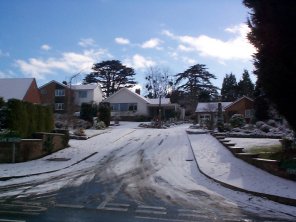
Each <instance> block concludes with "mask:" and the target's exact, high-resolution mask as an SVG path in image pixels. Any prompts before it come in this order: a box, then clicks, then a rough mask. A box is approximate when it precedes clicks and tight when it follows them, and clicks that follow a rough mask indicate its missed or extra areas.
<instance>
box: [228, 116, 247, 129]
mask: <svg viewBox="0 0 296 222" xmlns="http://www.w3.org/2000/svg"><path fill="white" fill-rule="evenodd" d="M229 123H230V125H231V126H232V127H242V126H244V125H245V124H246V121H245V118H244V117H243V115H241V114H234V115H232V117H231V118H230V120H229Z"/></svg>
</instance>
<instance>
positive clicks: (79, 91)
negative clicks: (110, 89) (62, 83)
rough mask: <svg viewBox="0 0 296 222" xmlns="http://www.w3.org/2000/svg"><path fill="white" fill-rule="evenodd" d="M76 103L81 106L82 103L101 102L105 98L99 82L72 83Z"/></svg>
mask: <svg viewBox="0 0 296 222" xmlns="http://www.w3.org/2000/svg"><path fill="white" fill-rule="evenodd" d="M71 89H72V90H73V92H74V103H75V105H77V106H81V104H82V103H96V104H99V103H100V102H102V100H103V92H102V89H101V87H100V85H98V84H87V85H72V86H71Z"/></svg>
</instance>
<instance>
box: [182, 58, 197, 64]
mask: <svg viewBox="0 0 296 222" xmlns="http://www.w3.org/2000/svg"><path fill="white" fill-rule="evenodd" d="M182 59H183V61H184V62H185V63H187V64H189V65H194V64H196V63H197V61H196V60H195V59H192V58H188V57H183V58H182Z"/></svg>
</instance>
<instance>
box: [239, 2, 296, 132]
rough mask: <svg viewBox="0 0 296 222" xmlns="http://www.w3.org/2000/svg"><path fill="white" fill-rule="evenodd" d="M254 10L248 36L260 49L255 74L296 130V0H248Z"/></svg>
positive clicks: (247, 3) (249, 5)
mask: <svg viewBox="0 0 296 222" xmlns="http://www.w3.org/2000/svg"><path fill="white" fill-rule="evenodd" d="M243 2H244V4H245V5H246V6H247V7H248V8H250V9H251V10H252V11H251V13H250V19H249V21H248V22H249V26H250V28H251V32H250V34H249V36H248V38H249V40H250V41H251V43H252V44H253V45H254V46H255V47H256V48H257V53H256V54H255V60H254V65H255V74H256V75H257V79H258V80H259V81H260V83H261V85H262V89H263V90H264V92H265V93H266V95H267V97H268V98H269V99H270V101H272V102H273V103H274V105H275V108H276V109H277V110H278V111H279V113H280V114H281V115H282V116H284V117H285V119H286V120H287V121H288V122H289V124H290V126H291V127H292V128H293V129H294V130H296V118H295V109H293V108H292V106H293V102H294V101H295V96H296V87H295V83H296V75H295V73H296V62H295V61H296V53H295V52H296V44H295V39H296V29H295V28H294V27H295V26H296V13H295V12H296V1H295V0H285V1H279V0H244V1H243Z"/></svg>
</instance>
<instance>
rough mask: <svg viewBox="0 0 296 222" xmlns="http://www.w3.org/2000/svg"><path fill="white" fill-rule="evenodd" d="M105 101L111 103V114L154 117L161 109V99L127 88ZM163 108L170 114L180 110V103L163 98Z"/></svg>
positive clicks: (165, 112) (163, 110)
mask: <svg viewBox="0 0 296 222" xmlns="http://www.w3.org/2000/svg"><path fill="white" fill-rule="evenodd" d="M104 102H109V103H110V105H111V116H120V117H126V116H128V117H132V116H147V117H148V116H149V117H151V118H152V117H155V116H156V115H157V113H158V109H159V99H148V98H145V97H143V96H141V95H139V94H138V93H135V92H132V91H131V90H129V89H127V88H122V89H120V90H118V91H117V92H116V93H114V94H112V95H111V96H109V97H108V98H107V99H105V100H104ZM161 108H162V113H163V114H169V113H170V112H176V111H178V109H179V105H178V104H172V103H171V102H170V99H167V98H163V99H161Z"/></svg>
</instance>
